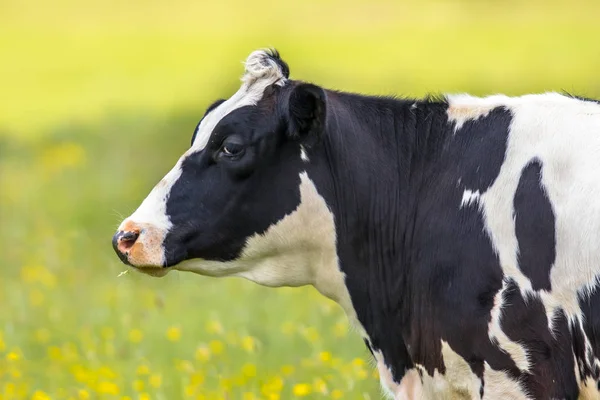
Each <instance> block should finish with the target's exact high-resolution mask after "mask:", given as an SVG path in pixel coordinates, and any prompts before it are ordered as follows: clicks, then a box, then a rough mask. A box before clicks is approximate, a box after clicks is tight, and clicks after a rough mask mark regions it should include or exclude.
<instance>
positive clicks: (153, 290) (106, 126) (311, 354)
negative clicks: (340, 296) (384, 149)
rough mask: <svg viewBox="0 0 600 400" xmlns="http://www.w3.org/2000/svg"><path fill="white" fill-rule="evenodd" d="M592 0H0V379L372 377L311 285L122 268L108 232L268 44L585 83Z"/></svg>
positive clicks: (396, 74)
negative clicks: (154, 274) (155, 274)
mask: <svg viewBox="0 0 600 400" xmlns="http://www.w3.org/2000/svg"><path fill="white" fill-rule="evenodd" d="M599 39H600V2H597V1H592V0H590V1H574V0H573V1H569V2H564V1H561V2H559V1H554V0H530V1H527V2H522V1H512V0H511V1H502V2H500V1H476V0H470V1H467V0H465V1H452V2H450V1H448V2H441V1H439V2H432V1H411V2H399V1H398V2H393V1H381V0H372V1H357V0H345V1H341V0H325V1H316V0H306V1H303V2H296V3H295V4H293V3H292V2H285V1H281V2H268V1H263V0H256V1H253V2H243V1H240V0H235V1H225V0H223V1H214V2H200V1H192V0H181V1H173V2H165V1H158V0H146V1H140V0H131V1H128V2H124V1H115V0H85V1H75V0H54V1H43V0H0V267H1V268H2V276H1V277H0V399H5V400H8V399H34V400H46V399H122V400H125V399H132V400H135V399H140V400H141V399H242V400H251V399H270V400H276V399H289V398H306V399H326V398H330V399H342V398H344V399H379V398H380V397H381V394H380V389H379V384H378V377H377V373H376V372H374V370H373V368H372V364H371V361H370V360H369V357H368V352H367V350H366V349H365V348H364V345H363V343H362V341H361V340H360V338H359V337H358V336H356V335H355V334H354V333H352V332H351V331H349V328H348V325H347V322H346V319H345V316H344V315H343V314H342V312H341V310H340V309H339V308H338V306H337V305H335V304H333V303H332V302H330V301H329V300H326V299H324V298H321V297H320V296H319V295H318V293H316V291H315V290H313V289H312V288H300V289H290V288H282V289H267V288H262V287H259V286H257V285H255V284H252V283H250V282H246V281H243V280H240V279H221V280H218V279H209V278H203V277H200V276H196V275H191V274H182V273H171V274H169V275H168V276H167V277H166V278H163V279H155V278H151V277H147V276H142V275H140V274H136V273H130V274H127V275H124V276H121V277H117V275H119V273H120V272H121V271H123V270H124V269H125V267H124V266H123V265H122V264H120V262H119V261H118V260H117V258H116V256H115V255H114V253H113V250H112V248H111V245H110V239H111V236H112V235H113V233H114V230H115V228H116V226H117V225H118V223H119V222H120V221H121V219H122V217H123V216H127V215H129V213H130V212H131V211H133V210H134V209H135V208H136V207H137V205H138V204H139V203H140V201H141V200H142V199H143V198H144V197H145V196H146V194H147V193H148V192H149V190H150V189H151V188H152V187H153V185H154V184H155V183H156V182H158V180H160V178H162V176H163V175H164V174H165V173H166V172H167V171H168V170H169V169H170V168H171V166H172V165H173V164H174V163H175V162H176V159H177V157H178V156H179V155H180V154H181V153H183V152H184V151H185V149H186V147H187V146H188V145H189V140H190V137H191V134H192V131H193V129H194V127H195V126H196V123H197V121H198V119H199V118H200V117H201V116H202V114H203V112H204V109H205V107H206V106H207V105H208V104H209V103H210V102H211V101H212V100H214V99H215V98H216V97H227V96H229V95H231V94H232V93H233V92H234V91H235V90H237V88H238V86H239V77H240V75H241V73H242V64H241V61H243V60H244V59H245V58H246V56H247V55H248V54H249V53H250V52H251V51H252V50H254V49H256V48H260V47H266V46H274V47H276V48H277V49H279V50H280V52H281V54H282V56H283V58H284V59H285V60H286V61H288V63H289V64H290V67H291V74H292V77H293V78H296V79H303V80H309V81H313V82H315V83H318V84H321V85H323V86H325V87H329V88H335V89H342V90H349V91H360V92H365V93H370V94H399V95H404V96H422V95H425V94H427V93H443V92H472V93H474V94H479V95H483V94H492V93H498V92H503V93H507V94H512V95H517V94H522V93H526V92H540V91H548V90H557V91H559V90H567V91H569V92H572V93H574V94H579V95H582V96H588V97H600V47H598V40H599Z"/></svg>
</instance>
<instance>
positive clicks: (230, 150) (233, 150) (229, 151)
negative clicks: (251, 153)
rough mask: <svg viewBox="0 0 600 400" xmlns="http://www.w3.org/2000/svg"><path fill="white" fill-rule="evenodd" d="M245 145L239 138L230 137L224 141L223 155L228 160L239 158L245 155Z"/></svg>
mask: <svg viewBox="0 0 600 400" xmlns="http://www.w3.org/2000/svg"><path fill="white" fill-rule="evenodd" d="M244 150H245V147H244V144H243V142H242V140H241V139H240V138H239V137H237V136H230V137H228V138H227V139H225V140H224V141H223V145H222V146H221V154H222V155H223V156H225V157H228V158H237V157H240V156H242V154H244Z"/></svg>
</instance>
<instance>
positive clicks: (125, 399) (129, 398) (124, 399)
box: [121, 396, 131, 400]
mask: <svg viewBox="0 0 600 400" xmlns="http://www.w3.org/2000/svg"><path fill="white" fill-rule="evenodd" d="M121 400H131V397H129V396H123V397H121Z"/></svg>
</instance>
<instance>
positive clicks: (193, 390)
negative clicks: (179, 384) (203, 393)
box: [184, 385, 196, 397]
mask: <svg viewBox="0 0 600 400" xmlns="http://www.w3.org/2000/svg"><path fill="white" fill-rule="evenodd" d="M184 392H185V395H186V396H187V397H192V396H193V395H194V394H195V393H196V387H195V386H193V385H187V386H186V387H185V390H184Z"/></svg>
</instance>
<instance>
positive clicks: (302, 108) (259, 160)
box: [113, 51, 337, 286]
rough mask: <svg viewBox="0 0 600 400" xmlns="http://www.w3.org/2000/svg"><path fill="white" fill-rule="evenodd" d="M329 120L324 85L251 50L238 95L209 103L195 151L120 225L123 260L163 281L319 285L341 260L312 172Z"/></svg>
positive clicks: (118, 246)
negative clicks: (176, 275)
mask: <svg viewBox="0 0 600 400" xmlns="http://www.w3.org/2000/svg"><path fill="white" fill-rule="evenodd" d="M325 114H326V94H325V92H324V91H323V89H321V88H319V87H317V86H314V85H311V84H307V83H301V82H297V81H292V80H290V79H289V69H288V66H287V64H286V63H285V62H284V61H283V60H281V59H280V58H279V55H278V53H277V52H276V51H255V52H253V53H252V54H250V56H249V57H248V59H247V60H246V63H245V74H244V75H243V78H242V85H241V87H240V89H239V90H238V91H237V92H236V93H235V94H234V95H233V96H232V97H231V98H229V99H228V100H219V101H217V102H215V103H214V104H212V105H211V106H210V107H208V109H207V110H206V113H205V114H204V117H203V118H202V119H201V121H200V123H199V124H198V126H197V128H196V130H195V132H194V134H193V137H192V143H191V147H190V148H189V149H188V150H187V151H186V152H185V153H184V154H183V155H182V156H181V157H180V159H179V160H178V161H177V163H176V164H175V166H174V167H173V169H171V171H170V172H169V173H168V174H167V175H166V176H165V177H164V178H163V179H162V180H161V181H160V182H159V183H158V184H157V185H156V186H155V187H154V189H153V190H152V191H151V192H150V194H149V195H148V197H147V198H146V199H145V200H144V201H143V202H142V204H141V205H140V206H139V208H138V209H137V210H136V211H135V212H134V213H133V214H132V215H131V216H130V217H128V218H126V219H125V220H124V221H123V222H122V223H121V225H120V226H119V228H118V232H117V233H116V234H115V236H114V237H113V246H114V249H115V251H116V253H117V255H118V256H119V258H120V259H121V260H122V261H123V262H124V263H126V264H128V265H130V266H133V267H135V268H136V269H137V270H139V271H142V272H146V273H148V274H150V275H155V276H162V275H165V274H166V273H167V272H168V271H170V270H172V269H178V270H188V271H193V272H196V273H199V274H202V275H209V276H242V277H245V278H248V279H251V280H253V281H256V282H258V283H260V284H264V285H268V286H280V285H289V286H298V285H304V284H314V282H313V281H314V279H317V277H316V276H315V274H317V275H318V274H319V273H321V274H322V273H323V271H320V269H322V265H323V264H324V263H327V264H328V265H331V264H336V263H337V256H336V252H335V230H334V224H333V216H332V214H331V212H330V211H329V208H328V206H327V204H326V203H325V201H324V199H323V198H322V197H321V196H320V195H319V194H318V192H317V190H316V187H315V185H314V184H313V182H312V180H311V179H310V178H309V177H308V175H307V173H306V169H307V166H308V165H309V164H310V162H311V161H310V160H309V156H308V155H307V153H306V149H307V148H308V146H309V145H310V144H314V143H317V142H318V139H319V137H320V136H321V135H323V133H324V129H325ZM336 268H337V265H336ZM326 270H329V271H330V269H326Z"/></svg>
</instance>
